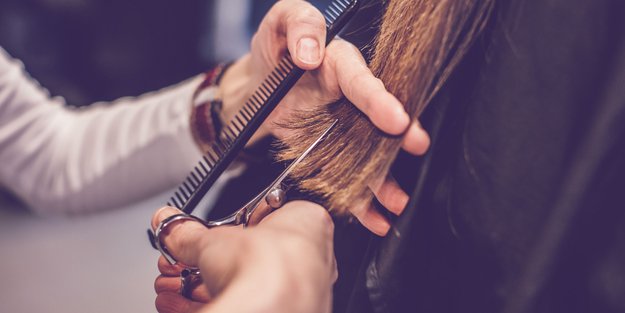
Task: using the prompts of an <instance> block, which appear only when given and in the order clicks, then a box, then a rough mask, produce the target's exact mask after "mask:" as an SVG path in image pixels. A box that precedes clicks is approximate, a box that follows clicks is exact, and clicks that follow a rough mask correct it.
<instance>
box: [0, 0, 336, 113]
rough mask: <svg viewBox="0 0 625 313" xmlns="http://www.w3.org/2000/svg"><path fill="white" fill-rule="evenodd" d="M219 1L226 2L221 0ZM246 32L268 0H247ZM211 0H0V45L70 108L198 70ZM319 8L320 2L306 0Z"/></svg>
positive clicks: (207, 50) (207, 53)
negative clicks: (64, 100)
mask: <svg viewBox="0 0 625 313" xmlns="http://www.w3.org/2000/svg"><path fill="white" fill-rule="evenodd" d="M225 1H227V0H225ZM250 1H251V6H250V11H251V12H232V14H233V15H234V14H245V15H247V16H248V18H247V20H248V25H246V27H247V28H248V29H249V34H252V33H253V31H254V30H255V29H256V26H257V24H258V23H259V22H260V20H261V18H262V16H263V15H264V14H265V12H266V11H267V10H268V9H269V8H270V7H271V6H272V5H273V3H274V2H275V0H250ZM216 2H217V1H211V0H185V1H170V0H149V1H148V0H132V1H128V0H2V1H1V2H0V46H2V47H3V48H4V49H5V50H7V51H8V52H9V54H11V55H12V56H13V57H15V58H18V59H21V60H22V61H23V62H24V63H25V65H26V69H27V71H28V72H29V73H30V74H31V76H33V77H34V78H35V79H37V80H38V81H39V82H40V83H41V84H42V85H43V86H44V87H46V88H47V89H49V90H50V92H51V94H52V95H54V96H63V97H65V98H66V99H67V102H68V103H69V104H71V105H79V106H80V105H87V104H90V103H93V102H96V101H103V100H104V101H110V100H114V99H116V98H119V97H122V96H133V95H139V94H141V93H144V92H147V91H152V90H155V89H158V88H162V87H165V86H168V85H171V84H174V83H177V82H179V81H182V80H184V79H186V78H189V77H191V76H193V75H196V74H198V73H200V72H202V71H204V70H206V69H207V68H208V67H209V66H210V65H211V64H213V63H215V62H216V61H222V60H215V58H214V56H213V55H212V51H213V49H214V45H215V44H218V43H214V42H212V41H211V40H210V39H211V38H212V36H213V33H212V29H213V28H214V27H215V25H214V23H215V18H214V16H213V14H214V7H215V4H216ZM313 2H314V3H315V5H318V6H319V7H325V5H326V3H328V2H329V1H328V0H317V1H313Z"/></svg>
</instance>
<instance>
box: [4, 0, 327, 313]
mask: <svg viewBox="0 0 625 313" xmlns="http://www.w3.org/2000/svg"><path fill="white" fill-rule="evenodd" d="M274 2H275V1H272V0H214V1H210V0H201V1H200V0H186V1H166V0H149V1H148V0H131V1H128V0H2V1H0V46H2V47H3V48H4V49H5V50H7V51H8V52H9V54H11V55H12V56H13V57H15V58H18V59H21V60H22V61H23V62H24V64H25V66H26V70H27V71H28V72H29V74H30V75H31V76H32V77H34V78H35V79H37V80H38V81H39V82H40V83H41V84H42V85H43V86H44V87H46V88H47V89H48V90H49V91H50V93H51V94H52V95H53V96H62V97H64V98H66V100H67V102H68V104H70V105H74V106H84V105H88V104H91V103H93V102H96V101H110V100H114V99H116V98H119V97H123V96H136V95H139V94H142V93H145V92H148V91H153V90H156V89H159V88H162V87H166V86H168V85H171V84H174V83H177V82H179V81H182V80H185V79H187V78H189V77H191V76H194V75H196V74H199V73H201V72H203V71H205V70H206V69H207V68H208V67H210V66H211V64H214V63H215V62H220V61H228V60H233V59H235V58H237V57H239V56H240V55H242V54H243V53H245V52H246V51H247V50H248V48H249V39H250V37H251V35H252V34H253V33H254V30H255V29H256V27H257V25H258V23H259V22H260V20H261V18H262V17H263V16H264V14H265V12H266V11H267V10H268V9H269V8H270V7H271V6H272V4H273V3H274ZM311 2H312V3H313V4H315V5H316V6H318V7H319V8H324V7H325V6H326V5H327V3H328V2H329V1H327V0H317V1H311ZM169 194H170V192H169V191H168V192H165V193H163V194H160V195H155V196H154V197H152V198H149V199H145V200H144V201H141V202H139V203H135V204H132V205H129V206H128V207H126V208H121V209H118V210H111V211H107V212H101V213H98V214H94V215H90V216H81V217H76V218H71V217H70V218H54V219H50V218H45V219H43V218H38V217H35V216H33V215H32V214H30V213H29V212H28V211H27V209H25V208H24V207H23V206H22V205H21V204H20V203H19V202H17V201H16V200H15V199H13V198H12V197H11V196H10V195H7V194H6V193H3V192H2V190H0V256H1V257H0V277H2V280H1V282H0V312H11V313H31V312H51V313H55V312H65V313H67V312H70V313H71V312H81V313H82V312H91V313H99V312H102V313H104V312H106V313H110V312H155V309H154V299H155V293H154V291H153V288H152V284H153V281H154V278H155V277H156V275H157V272H156V266H155V264H156V258H157V256H158V253H157V252H156V251H154V250H152V249H151V248H150V246H149V244H148V241H147V236H146V234H145V230H146V229H147V227H148V222H149V218H150V216H151V214H152V212H153V211H154V210H155V209H156V208H158V207H160V206H161V205H162V204H163V203H165V202H166V201H165V199H166V198H167V197H168V196H169Z"/></svg>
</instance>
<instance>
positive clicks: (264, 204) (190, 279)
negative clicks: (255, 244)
mask: <svg viewBox="0 0 625 313" xmlns="http://www.w3.org/2000/svg"><path fill="white" fill-rule="evenodd" d="M337 122H338V120H335V121H334V122H333V123H332V124H331V125H330V126H329V127H328V128H327V129H326V130H325V131H324V132H323V133H322V134H321V136H319V137H318V138H317V139H316V140H315V141H314V142H313V143H312V144H311V145H310V146H309V147H308V148H307V149H306V150H305V151H304V152H303V153H302V154H301V155H300V156H299V157H298V158H297V159H295V160H294V161H293V162H291V164H290V165H289V166H288V167H287V168H286V169H285V170H284V171H283V172H282V173H281V174H280V175H279V176H278V177H277V178H276V179H275V180H274V181H273V182H272V183H271V184H270V185H269V186H268V187H267V188H265V189H264V190H263V191H261V192H260V193H259V194H258V195H257V196H256V197H254V198H253V199H252V200H250V201H249V202H248V203H247V204H246V205H244V206H243V207H242V208H240V209H239V210H237V211H236V212H234V213H233V214H231V215H229V216H227V217H225V218H223V219H219V220H214V221H204V220H202V219H200V218H198V217H196V216H193V215H190V214H186V213H182V214H176V215H172V216H170V217H168V218H166V219H164V220H163V221H161V222H160V224H159V225H158V227H157V228H156V230H155V231H154V245H155V247H156V249H158V251H160V253H161V254H162V255H163V257H164V258H165V259H166V260H167V262H169V263H170V264H172V265H175V264H177V263H178V261H177V260H176V259H175V258H174V257H173V255H172V254H171V253H170V252H169V250H168V249H167V247H166V246H165V244H164V242H163V240H162V238H161V234H162V233H163V232H164V231H165V230H166V229H167V228H168V227H169V226H171V225H172V224H174V223H175V222H179V221H185V220H191V221H195V222H199V223H201V224H202V225H204V226H205V227H207V228H212V227H218V226H224V225H230V226H238V225H242V226H243V227H247V226H249V225H250V224H251V225H253V224H256V223H258V222H260V220H262V219H263V217H265V216H267V215H268V214H269V213H271V212H272V211H273V210H275V209H278V208H280V207H282V206H283V205H284V204H285V203H286V200H287V196H286V193H287V191H288V190H289V189H290V187H291V186H288V185H286V184H285V183H284V180H285V179H286V178H287V177H288V176H289V174H290V173H291V172H292V171H293V169H294V168H295V167H296V166H297V165H298V164H300V163H301V162H302V160H304V158H306V156H308V155H309V154H310V152H311V151H313V150H314V149H315V147H317V145H319V143H320V142H322V141H323V140H324V139H325V138H326V137H327V135H328V133H329V132H330V130H332V128H334V126H335V125H336V123H337ZM199 275H200V271H199V269H198V268H185V269H184V270H183V271H182V272H181V273H180V279H181V288H180V293H181V294H182V295H183V296H184V297H187V298H190V292H191V289H192V286H193V285H194V284H195V283H196V282H198V281H200V279H199Z"/></svg>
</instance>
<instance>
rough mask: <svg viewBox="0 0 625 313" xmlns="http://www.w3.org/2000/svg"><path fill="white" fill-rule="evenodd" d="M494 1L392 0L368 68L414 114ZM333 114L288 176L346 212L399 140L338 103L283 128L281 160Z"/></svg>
mask: <svg viewBox="0 0 625 313" xmlns="http://www.w3.org/2000/svg"><path fill="white" fill-rule="evenodd" d="M493 2H494V0H390V2H389V3H388V6H387V10H386V12H385V14H384V17H383V20H382V24H381V26H380V31H379V33H378V35H377V37H376V40H375V43H374V51H373V57H372V60H371V63H370V68H371V70H372V72H373V73H374V75H376V76H377V77H379V78H380V79H381V80H382V81H383V82H384V84H385V86H386V88H387V89H388V90H389V91H390V92H391V93H392V94H393V95H395V96H396V97H397V98H398V99H399V100H400V101H401V102H402V103H404V106H405V110H406V112H408V114H409V115H410V116H411V118H412V119H416V118H418V116H419V114H420V113H421V112H422V111H423V109H424V108H425V107H426V106H427V105H428V103H429V102H430V101H431V99H432V98H433V97H434V96H435V94H436V93H437V91H438V90H439V89H440V88H441V86H442V85H443V84H444V83H445V81H446V80H447V78H448V77H449V75H450V74H451V72H452V71H453V69H454V68H455V66H456V65H457V64H458V63H459V61H460V60H461V59H462V57H463V56H464V54H465V53H466V52H467V50H468V49H469V47H470V45H471V43H472V42H473V41H474V39H475V38H476V37H477V35H478V34H479V33H480V32H481V30H482V29H483V28H484V26H485V24H486V22H487V20H488V17H489V16H490V13H491V11H492V8H493ZM335 119H338V120H339V122H338V124H337V125H336V126H335V127H334V128H333V129H332V131H331V133H330V134H329V137H328V138H327V139H326V140H325V141H324V142H322V143H321V144H320V146H318V147H317V148H316V149H315V151H314V152H313V154H311V155H310V156H308V157H307V158H306V159H305V160H304V161H303V163H302V164H301V166H298V167H297V168H296V170H295V171H294V172H293V174H292V177H293V178H294V180H296V181H298V182H299V186H300V187H301V188H302V189H304V190H307V191H310V192H312V193H314V194H316V195H317V196H319V197H320V198H321V199H322V200H323V201H324V202H325V205H326V206H327V207H328V208H330V209H331V210H333V211H335V212H338V213H343V212H346V211H347V210H348V208H350V207H355V206H360V205H364V204H366V203H367V202H369V201H371V199H372V192H371V191H370V189H369V184H371V183H372V182H374V181H376V180H377V179H379V178H380V177H384V176H386V174H387V173H388V171H389V168H390V166H391V164H392V162H393V161H394V159H395V157H396V155H397V153H398V152H399V150H400V148H401V143H402V138H401V137H399V136H389V135H386V134H384V133H382V132H381V131H379V130H378V129H376V128H375V126H373V125H372V124H371V122H370V121H369V120H368V118H367V117H366V116H365V115H364V114H362V113H361V112H360V111H359V110H358V109H357V108H356V107H354V106H353V105H352V104H351V103H349V102H347V101H346V100H339V101H338V102H336V103H332V104H330V105H328V106H324V107H322V108H318V109H316V110H314V111H309V112H299V114H297V115H296V117H295V118H294V119H293V120H291V121H289V123H288V124H287V125H285V127H287V128H289V129H293V130H296V131H295V132H294V135H293V136H290V137H288V138H285V139H283V143H284V144H285V146H286V148H285V149H283V150H282V151H281V153H280V155H279V157H280V158H281V159H283V160H287V159H293V158H295V157H297V156H298V155H300V154H301V153H302V152H303V151H304V150H305V149H306V147H308V146H309V145H310V144H311V141H312V140H314V138H316V137H317V136H319V135H320V134H321V133H322V132H323V131H324V130H325V129H326V128H327V127H328V125H330V123H332V122H333V121H334V120H335Z"/></svg>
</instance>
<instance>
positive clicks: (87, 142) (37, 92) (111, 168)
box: [0, 48, 201, 215]
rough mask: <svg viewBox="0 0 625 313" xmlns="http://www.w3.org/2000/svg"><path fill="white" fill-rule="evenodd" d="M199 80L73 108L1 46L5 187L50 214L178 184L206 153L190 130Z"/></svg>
mask: <svg viewBox="0 0 625 313" xmlns="http://www.w3.org/2000/svg"><path fill="white" fill-rule="evenodd" d="M200 80H201V78H200V77H196V78H193V79H190V80H189V81H186V82H183V83H181V84H179V85H177V86H173V87H169V88H166V89H163V90H160V91H157V92H154V93H149V94H146V95H143V96H141V97H138V98H124V99H120V100H117V101H115V102H113V103H96V104H93V105H91V106H89V107H87V108H84V109H73V108H70V107H68V106H66V105H65V102H64V100H63V99H60V98H51V97H50V95H49V93H48V92H47V91H46V90H45V89H43V88H42V87H41V86H40V85H39V84H37V82H35V81H34V80H33V79H31V78H30V77H29V76H28V75H27V74H26V73H25V71H24V67H23V65H22V63H20V62H19V61H17V60H14V59H11V58H10V57H9V56H8V54H7V53H6V52H5V51H4V50H3V49H2V48H0V187H2V188H6V189H9V190H10V191H12V192H13V193H15V194H16V195H17V196H19V197H20V198H21V199H23V200H24V201H25V202H26V203H27V204H28V205H29V206H30V207H31V208H33V209H34V210H36V211H37V212H39V213H41V214H45V215H50V214H59V213H85V212H89V211H96V210H101V209H107V208H114V207H118V206H121V205H123V204H125V203H128V202H130V201H132V200H137V199H140V198H141V197H145V196H147V195H150V194H153V193H155V192H157V191H160V190H163V189H165V188H168V187H171V186H173V185H175V184H177V183H179V182H181V181H182V180H183V179H184V177H185V175H186V174H187V173H189V170H190V169H191V168H192V166H193V165H194V164H195V162H197V161H198V160H199V158H200V156H201V154H200V152H199V150H198V149H197V147H196V145H195V144H194V142H193V139H192V137H191V132H190V130H189V114H190V101H191V96H192V93H193V91H194V89H195V88H196V86H197V85H198V84H199V83H200Z"/></svg>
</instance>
